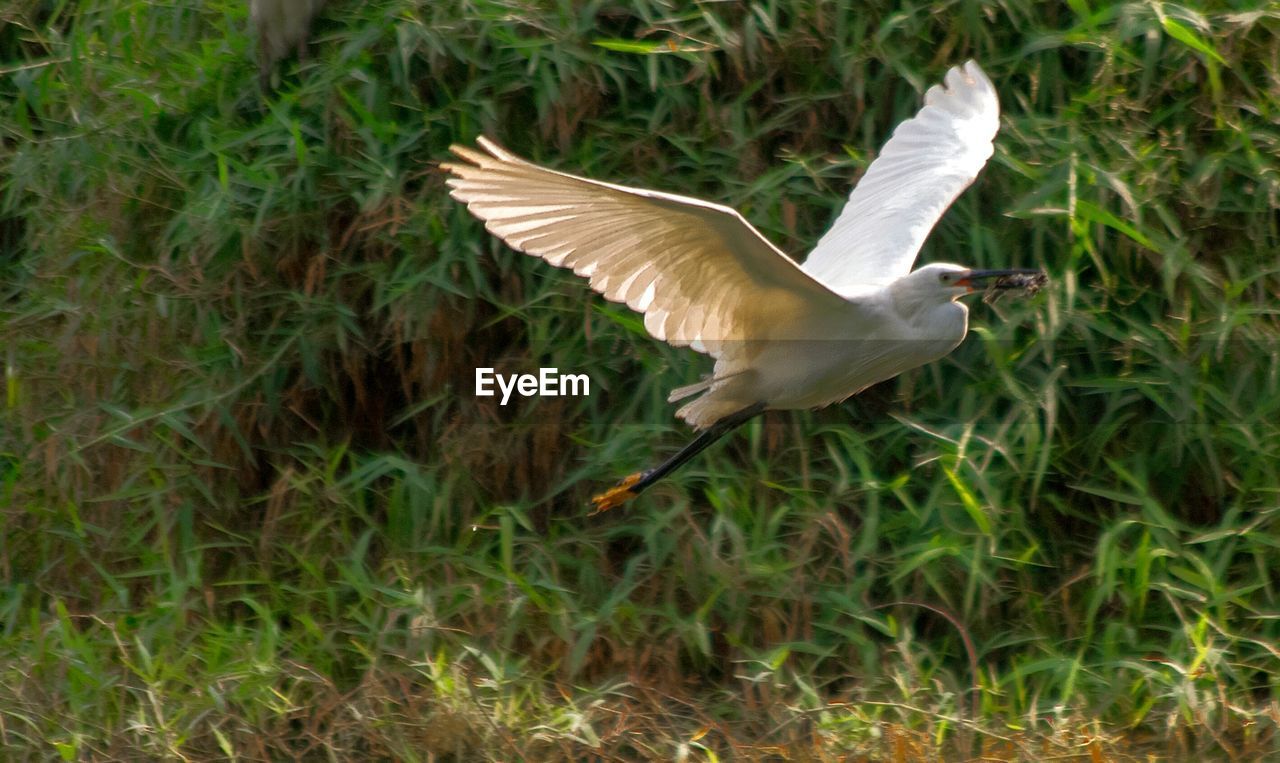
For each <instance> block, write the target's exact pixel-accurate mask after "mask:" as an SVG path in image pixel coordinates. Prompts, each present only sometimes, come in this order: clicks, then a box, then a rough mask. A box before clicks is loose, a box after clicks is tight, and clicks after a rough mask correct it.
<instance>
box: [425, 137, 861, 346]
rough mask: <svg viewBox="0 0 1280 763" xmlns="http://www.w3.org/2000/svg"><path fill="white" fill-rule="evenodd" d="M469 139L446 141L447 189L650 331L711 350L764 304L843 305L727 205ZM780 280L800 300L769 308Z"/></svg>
mask: <svg viewBox="0 0 1280 763" xmlns="http://www.w3.org/2000/svg"><path fill="white" fill-rule="evenodd" d="M478 142H479V146H480V148H481V149H483V151H481V150H476V149H473V148H468V147H466V146H453V147H451V149H450V150H451V151H453V153H454V154H455V155H457V157H458V158H459V159H460V160H461V161H459V162H451V163H446V164H443V165H441V166H442V168H443V169H445V170H446V171H448V172H449V173H450V174H451V177H450V178H449V180H448V185H449V188H450V193H451V194H452V195H453V197H454V198H455V199H457V200H459V201H461V202H463V203H465V204H466V205H467V208H468V209H469V210H470V211H471V213H472V214H474V215H475V216H476V217H478V218H480V219H481V220H483V221H484V223H485V227H486V228H487V229H488V230H489V232H490V233H492V234H494V235H495V236H497V237H498V238H500V239H502V240H503V241H505V242H506V243H507V244H508V245H510V246H511V247H512V248H514V249H517V250H519V251H522V252H524V253H526V254H530V255H533V256H536V257H541V258H542V259H544V260H546V261H547V262H549V263H551V264H552V265H556V266H559V267H566V268H571V269H572V270H573V272H574V273H576V274H578V275H580V276H583V277H585V278H587V279H588V281H589V283H590V285H591V288H593V289H595V290H596V291H598V292H600V293H601V294H603V295H604V296H605V297H606V298H607V299H610V300H613V301H615V302H622V303H624V304H626V305H627V306H628V307H630V308H631V309H633V310H636V311H638V312H640V313H643V314H644V325H645V328H646V329H647V330H648V331H649V333H650V334H652V335H653V336H654V337H656V338H658V339H665V340H666V341H668V342H670V343H671V344H673V345H677V346H687V345H691V344H692V345H693V346H694V349H697V350H700V351H706V352H709V354H712V355H713V356H715V355H716V352H715V351H714V348H715V347H718V346H719V343H720V342H723V341H729V340H747V339H753V338H757V336H758V333H757V332H760V331H762V330H766V329H767V328H769V327H770V325H771V324H772V323H773V322H776V321H777V320H778V318H779V316H778V315H776V314H774V313H773V312H771V305H772V306H774V308H775V309H795V308H794V306H795V305H797V304H806V305H809V307H810V308H811V309H814V310H821V309H823V307H824V306H827V307H830V308H831V309H838V306H839V305H843V304H844V300H843V299H842V298H841V297H840V296H839V295H837V294H835V293H834V292H832V291H831V290H830V289H828V288H826V287H825V286H823V285H822V284H821V283H820V282H818V281H817V280H815V279H814V278H813V277H811V276H810V275H809V274H807V273H806V272H804V271H803V270H802V269H801V268H800V267H799V266H798V265H797V264H796V263H795V262H793V261H792V260H791V259H790V258H789V257H787V256H786V255H784V254H783V253H782V252H781V251H779V250H778V249H777V248H776V247H775V246H773V245H772V244H771V243H769V241H768V240H766V239H765V238H764V236H762V235H760V233H759V231H757V230H756V229H755V228H753V227H752V226H751V225H750V224H749V223H748V222H747V221H746V220H744V219H743V218H742V216H741V215H739V214H738V213H737V212H735V211H734V210H732V209H730V208H728V207H724V206H720V205H718V204H711V203H709V202H705V201H700V200H698V199H693V198H689V197H685V196H676V195H674V194H667V193H660V192H658V191H647V190H643V189H638V188H628V187H626V186H620V185H614V184H611V183H602V182H599V181H595V180H589V179H587V178H582V177H577V176H574V175H569V174H566V173H563V172H557V171H554V170H550V169H547V168H545V167H539V166H538V165H536V164H533V163H531V162H528V161H525V160H524V159H521V158H519V157H517V156H515V155H514V154H512V153H510V152H509V151H507V150H506V149H503V148H502V147H500V146H498V145H497V144H495V143H494V142H493V141H491V140H488V139H487V138H484V137H481V138H480V139H479V141H478ZM779 289H782V290H786V291H788V292H790V293H792V294H793V295H794V296H797V297H799V299H789V300H782V302H785V303H786V305H787V306H788V307H786V308H782V307H777V305H778V300H776V297H777V295H778V292H777V290H779ZM771 298H773V299H771Z"/></svg>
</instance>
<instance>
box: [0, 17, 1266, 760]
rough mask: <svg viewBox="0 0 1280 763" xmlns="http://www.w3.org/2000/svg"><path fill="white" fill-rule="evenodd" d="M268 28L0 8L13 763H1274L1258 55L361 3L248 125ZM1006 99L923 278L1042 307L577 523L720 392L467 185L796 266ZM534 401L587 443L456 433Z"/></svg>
mask: <svg viewBox="0 0 1280 763" xmlns="http://www.w3.org/2000/svg"><path fill="white" fill-rule="evenodd" d="M246 16H247V13H246V10H245V8H244V7H243V6H242V5H241V3H239V2H233V1H232V0H209V2H205V3H199V4H197V3H189V4H188V3H178V4H154V3H149V2H142V1H141V0H114V2H109V1H108V0H85V1H84V2H79V3H68V2H57V1H55V0H12V1H11V2H9V3H7V4H6V5H5V7H4V9H3V10H0V183H3V187H2V188H3V196H2V198H0V247H2V248H0V320H2V323H0V353H3V361H4V368H5V391H4V396H3V404H2V405H0V512H2V513H0V522H2V523H3V532H2V533H0V579H2V581H0V747H2V748H4V749H6V750H10V751H16V752H15V754H17V755H18V756H20V757H24V758H39V757H53V758H57V757H61V758H62V759H66V760H75V759H108V758H139V757H181V758H188V759H197V760H198V759H210V758H223V757H229V758H236V759H243V760H266V759H271V760H279V759H287V758H290V757H301V758H308V759H312V758H314V759H320V758H325V757H332V758H334V759H350V758H353V757H354V758H383V759H388V758H393V759H403V760H472V759H485V758H489V759H502V760H512V759H519V758H530V759H555V758H586V757H591V756H598V757H599V758H602V759H616V760H635V759H648V758H653V759H672V758H678V759H686V758H687V759H694V760H701V759H709V760H713V759H784V758H789V759H795V760H808V759H813V760H836V759H845V758H847V757H852V758H853V759H875V760H880V759H885V760H897V761H905V760H917V759H923V758H927V757H943V758H946V759H964V758H967V757H970V756H977V755H980V754H985V755H987V756H988V758H989V759H1002V760H1003V759H1048V758H1052V759H1061V760H1069V759H1079V760H1090V761H1098V760H1128V759H1149V758H1148V757H1147V756H1151V757H1155V758H1160V757H1164V756H1169V757H1173V758H1175V759H1185V758H1189V757H1191V756H1194V755H1201V756H1207V757H1211V758H1222V759H1240V760H1256V759H1259V758H1261V757H1263V756H1265V755H1267V754H1277V753H1280V737H1278V736H1277V724H1278V723H1280V650H1278V649H1277V646H1276V644H1277V641H1278V637H1280V622H1278V618H1280V573H1278V572H1277V570H1278V569H1280V566H1278V565H1277V563H1276V562H1277V558H1278V556H1280V495H1278V489H1280V360H1277V357H1278V354H1277V334H1278V333H1280V331H1278V329H1280V321H1278V320H1277V304H1280V302H1278V299H1280V258H1278V257H1277V253H1278V252H1280V215H1278V214H1277V212H1276V209H1277V207H1280V199H1278V196H1280V127H1277V122H1278V120H1280V13H1277V11H1276V10H1275V6H1274V5H1273V4H1269V3H1262V2H1258V3H1248V2H1241V3H1225V4H1213V5H1211V6H1210V7H1208V8H1203V9H1200V10H1193V9H1192V8H1190V7H1188V6H1175V5H1172V4H1162V3H1158V2H1157V3H1122V4H1116V5H1107V4H1104V3H1090V2H1086V0H1076V1H1075V2H1067V3H1062V4H1050V3H1038V2H1032V1H1031V0H1004V2H999V3H989V4H978V3H964V2H951V3H936V4H920V3H915V4H912V3H906V4H901V5H899V4H897V3H887V2H869V3H856V4H855V3H843V2H821V1H819V0H800V1H799V2H767V1H766V2H751V3H732V2H726V3H710V2H708V3H702V4H685V3H675V4H668V3H665V2H661V1H660V0H638V1H637V2H634V3H630V4H622V3H617V4H614V3H606V2H568V0H565V1H564V2H549V1H548V2H519V1H518V0H476V1H475V2H466V3H463V2H439V3H433V2H426V1H425V0H378V1H377V2H369V3H353V2H342V1H341V0H337V2H335V3H333V4H332V7H330V8H329V9H327V10H326V12H325V13H324V14H323V15H322V16H321V18H320V20H319V22H318V24H317V25H316V29H315V32H316V37H315V39H314V40H313V42H312V44H311V46H310V52H311V56H310V57H309V60H308V61H306V62H304V63H303V64H301V65H299V64H298V63H297V62H295V61H289V62H286V63H285V64H284V65H282V66H281V67H280V71H279V74H280V87H279V89H278V90H277V91H276V92H275V93H273V94H272V95H271V96H270V97H269V98H266V99H264V98H263V97H262V96H261V95H260V93H259V92H258V91H257V89H256V76H255V75H256V69H255V64H254V63H253V60H252V40H251V35H250V34H249V33H248V31H247V18H246ZM969 57H973V58H976V59H977V60H979V61H980V62H982V64H983V66H984V67H985V68H986V70H987V72H988V73H989V74H990V75H991V77H992V79H993V80H994V81H995V82H996V84H997V87H998V89H999V91H1000V97H1001V103H1002V106H1003V110H1004V116H1003V120H1002V129H1001V133H1000V136H999V138H998V139H997V146H996V154H995V156H994V157H993V159H992V161H991V163H990V164H989V165H988V167H987V169H986V170H985V171H984V173H983V174H982V176H981V177H980V178H979V180H978V182H977V183H976V184H975V186H974V187H973V188H972V189H971V190H970V191H968V192H967V193H966V194H965V195H964V196H963V197H962V198H961V199H960V200H959V202H958V203H957V204H956V205H955V206H954V207H953V209H952V210H951V211H950V212H949V213H948V215H947V216H946V217H945V219H944V220H943V221H942V223H941V224H940V225H939V227H938V229H937V230H936V231H935V233H934V235H933V237H932V239H931V240H930V242H929V244H928V245H926V247H925V251H924V253H923V255H922V258H923V260H924V261H930V260H951V261H959V262H965V263H970V264H974V265H982V266H1005V265H1017V266H1030V265H1040V266H1043V267H1044V268H1046V269H1047V270H1048V271H1049V272H1050V273H1051V276H1052V279H1053V280H1052V284H1051V286H1050V287H1049V288H1047V289H1046V291H1045V292H1042V295H1041V296H1040V297H1038V298H1037V299H1035V300H1032V301H1030V302H1027V303H1022V304H1019V303H1016V302H1015V301H1012V300H1011V301H1006V302H1002V303H999V304H997V305H995V306H984V305H981V304H979V305H975V308H974V321H973V323H974V327H973V332H972V334H971V336H970V338H969V339H968V340H967V341H966V343H965V344H964V345H963V346H962V347H961V348H960V349H958V350H957V351H956V352H955V353H953V354H952V355H951V356H950V357H949V358H947V359H945V360H944V361H942V362H939V363H936V364H934V365H932V366H930V367H927V368H923V369H919V370H917V371H914V372H912V373H909V374H906V375H904V376H903V377H902V378H901V379H898V380H895V381H893V382H889V383H886V384H883V385H880V386H878V387H877V388H874V389H872V390H870V391H868V392H867V393H865V394H864V395H861V396H859V397H858V398H856V399H855V400H853V401H850V402H848V403H845V404H844V405H842V406H836V407H833V408H831V409H828V410H824V411H820V412H815V413H787V414H770V415H768V416H767V417H765V418H763V419H761V420H758V421H756V422H753V423H752V424H751V425H750V426H749V427H747V428H745V429H744V430H743V431H742V433H740V434H739V435H738V436H736V437H735V438H733V440H732V441H731V442H729V443H728V444H726V445H723V446H719V447H717V448H716V449H714V450H712V451H710V452H709V453H708V454H706V455H705V456H703V457H701V458H700V459H698V460H697V461H696V462H695V463H693V464H691V465H690V466H689V467H686V468H685V469H684V470H682V471H681V472H679V473H678V474H677V475H676V476H675V477H673V478H672V479H670V480H669V481H667V482H666V483H665V484H664V485H663V486H661V487H659V488H655V489H654V490H653V491H652V492H651V493H648V494H646V495H645V496H644V497H643V498H642V499H641V500H639V501H638V502H637V503H635V504H634V505H633V506H632V507H631V508H630V509H628V510H626V511H619V512H613V513H610V514H606V515H601V516H587V507H586V501H587V497H588V496H589V495H590V494H591V493H592V492H594V491H598V490H599V489H600V488H602V487H604V486H608V485H610V484H612V482H613V481H614V480H616V479H617V478H618V477H620V476H621V475H622V474H625V473H628V472H630V471H633V470H635V469H637V468H640V467H643V466H646V465H648V464H650V463H652V462H653V461H654V460H655V459H658V458H660V457H662V456H663V455H665V454H666V453H669V452H671V450H672V449H674V448H676V447H677V446H678V445H679V444H680V443H682V442H683V441H684V440H685V439H686V438H687V437H688V435H689V433H688V431H687V430H686V429H685V428H684V427H683V426H682V425H680V424H679V423H678V422H677V421H675V419H674V418H673V417H672V412H673V410H674V406H670V405H668V404H666V403H665V394H666V391H667V390H668V389H669V388H670V387H672V386H675V385H677V384H681V383H688V382H690V381H693V380H695V379H696V378H697V377H698V376H699V375H700V374H701V373H704V372H705V371H706V370H708V367H709V363H708V362H707V360H706V359H705V358H702V357H701V356H697V355H695V354H693V353H691V352H688V351H677V350H673V349H671V348H668V347H665V346H663V345H661V344H659V343H657V342H654V341H652V340H651V339H649V338H647V337H646V336H645V335H644V334H643V331H642V330H641V329H640V328H639V324H638V321H636V319H635V318H634V317H633V316H632V315H631V314H630V313H628V312H627V311H626V310H625V309H622V308H619V307H618V306H615V305H610V304H606V303H604V302H602V301H601V300H599V299H598V298H595V297H592V298H588V297H587V293H586V289H585V288H584V287H583V286H582V285H581V284H580V283H578V282H577V281H576V280H575V279H574V278H573V277H571V276H570V275H567V274H565V273H563V272H559V271H553V270H552V269H551V268H548V267H546V266H545V265H544V264H542V263H539V262H535V261H531V260H530V259H529V258H524V257H521V256H519V255H516V254H514V253H512V252H510V251H509V250H506V249H505V248H504V247H502V246H501V245H499V244H498V243H496V242H495V241H494V240H492V238H491V237H489V236H488V235H486V234H484V232H483V230H482V228H481V226H480V225H479V224H477V223H476V222H475V221H473V220H472V219H470V218H469V217H468V215H467V214H466V213H465V211H464V210H463V209H461V208H460V205H458V204H456V203H454V202H452V201H451V200H449V199H448V198H447V197H446V195H445V193H444V187H443V178H442V177H441V175H440V173H439V172H438V171H437V170H436V169H435V168H434V166H433V163H434V162H437V161H439V160H441V159H443V158H444V155H445V149H446V147H447V146H448V144H449V143H450V142H453V141H468V140H471V139H472V138H473V137H474V136H475V135H477V134H480V133H481V132H483V133H486V134H489V135H493V136H495V137H496V138H498V139H499V140H500V141H501V142H503V143H504V144H506V145H507V146H509V147H510V148H512V149H513V150H515V151H517V152H519V153H522V154H524V155H526V156H529V157H531V158H533V159H535V160H537V161H541V162H544V163H547V164H550V165H553V166H556V167H560V168H563V169H566V170H568V171H572V172H579V173H582V174H586V175H590V176H593V177H599V178H602V179H609V180H613V181H616V182H622V183H629V184H634V185H640V186H647V187H655V188H661V189H664V190H669V191H673V192H677V193H685V194H694V195H699V196H703V197H705V198H710V199H714V200H716V201H720V202H725V203H728V204H732V205H734V206H736V207H737V208H739V209H741V210H742V211H743V213H744V214H745V215H746V216H747V218H748V219H750V220H751V221H752V222H753V223H754V224H756V225H757V226H758V227H760V228H761V230H762V231H763V232H764V233H765V234H766V235H768V236H769V237H770V238H772V239H773V240H774V241H776V242H778V243H779V245H781V246H782V247H783V249H785V250H786V251H789V252H792V253H794V254H797V255H799V254H802V253H803V252H804V251H805V250H806V249H807V247H808V246H810V245H811V243H812V242H813V241H815V240H816V238H817V237H818V236H819V235H820V233H821V232H822V231H823V230H824V229H825V227H826V226H827V225H828V224H829V222H830V220H831V219H832V218H833V217H834V215H835V213H836V212H837V210H838V208H839V206H840V205H841V204H842V202H843V199H844V197H845V195H846V194H847V191H848V188H849V184H850V182H851V180H852V179H854V178H856V177H857V176H858V174H859V173H860V172H861V170H862V169H864V168H865V166H866V165H867V163H868V162H869V161H870V159H872V158H873V157H874V155H875V152H876V151H877V149H878V148H879V146H880V145H881V144H882V143H883V142H884V141H885V140H886V139H887V137H888V135H889V134H890V131H891V130H892V127H893V125H894V124H896V123H897V122H898V121H900V120H901V119H903V118H905V117H907V116H909V115H910V114H911V113H913V112H914V110H915V109H916V108H917V107H918V105H919V101H920V94H921V92H922V90H923V89H924V88H925V87H927V86H928V85H929V84H931V83H933V82H935V81H937V80H938V79H939V78H940V77H941V75H942V74H943V72H944V71H945V70H946V68H947V67H949V66H951V65H954V64H956V63H959V62H961V61H963V60H965V59H967V58H969ZM543 365H545V366H557V367H559V368H561V369H567V370H572V371H575V372H587V373H589V374H590V376H591V379H592V382H593V393H592V395H591V396H590V397H589V398H556V399H549V398H543V399H534V400H521V401H519V402H518V403H513V404H512V405H509V406H506V407H501V406H498V405H497V404H496V402H495V401H494V399H492V398H486V399H478V398H475V397H473V395H472V384H473V374H474V368H475V367H476V366H496V367H498V369H499V370H500V371H503V372H506V373H511V372H517V371H520V372H526V371H529V370H531V369H534V368H536V367H538V366H543ZM1054 756H1056V757H1054Z"/></svg>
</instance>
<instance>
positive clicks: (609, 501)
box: [591, 472, 643, 514]
mask: <svg viewBox="0 0 1280 763" xmlns="http://www.w3.org/2000/svg"><path fill="white" fill-rule="evenodd" d="M642 474H643V473H642V472H636V473H635V474H632V475H629V476H627V477H625V478H623V480H622V481H621V482H619V483H618V484H617V485H616V486H614V487H611V488H609V489H608V490H606V491H604V492H603V493H601V494H600V495H596V496H592V497H591V503H593V504H595V507H596V508H595V511H592V512H591V513H592V514H599V513H600V512H602V511H608V510H609V509H613V508H617V507H618V506H621V505H622V504H624V503H626V502H627V501H630V500H631V499H632V498H635V497H636V493H635V491H633V490H632V489H631V486H632V485H634V484H636V483H637V482H639V481H640V477H641V476H642Z"/></svg>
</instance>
